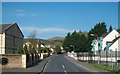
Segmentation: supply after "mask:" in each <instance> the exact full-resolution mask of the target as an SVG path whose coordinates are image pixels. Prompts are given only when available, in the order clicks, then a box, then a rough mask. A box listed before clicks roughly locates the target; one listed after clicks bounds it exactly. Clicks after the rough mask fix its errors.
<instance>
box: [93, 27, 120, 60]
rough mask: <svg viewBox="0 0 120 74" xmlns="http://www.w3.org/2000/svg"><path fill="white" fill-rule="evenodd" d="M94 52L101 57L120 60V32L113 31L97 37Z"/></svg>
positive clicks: (94, 41)
mask: <svg viewBox="0 0 120 74" xmlns="http://www.w3.org/2000/svg"><path fill="white" fill-rule="evenodd" d="M91 45H92V52H93V53H94V54H95V55H99V56H100V57H111V56H112V57H117V59H116V60H120V58H119V57H120V32H119V30H115V29H113V30H112V31H111V32H109V33H106V34H104V35H102V36H101V37H97V38H96V39H94V40H93V41H92V44H91Z"/></svg>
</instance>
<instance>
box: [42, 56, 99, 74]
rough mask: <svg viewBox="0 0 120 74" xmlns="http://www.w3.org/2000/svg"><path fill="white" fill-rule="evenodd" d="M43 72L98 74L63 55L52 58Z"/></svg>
mask: <svg viewBox="0 0 120 74" xmlns="http://www.w3.org/2000/svg"><path fill="white" fill-rule="evenodd" d="M43 72H63V73H64V74H67V73H68V72H69V73H70V72H83V73H84V72H97V71H95V70H92V69H88V68H87V67H85V66H83V65H81V64H78V63H76V62H75V61H72V60H71V59H69V57H67V56H65V55H63V54H56V55H53V56H52V57H51V59H50V60H49V61H48V63H47V64H46V66H45V68H44V71H43Z"/></svg>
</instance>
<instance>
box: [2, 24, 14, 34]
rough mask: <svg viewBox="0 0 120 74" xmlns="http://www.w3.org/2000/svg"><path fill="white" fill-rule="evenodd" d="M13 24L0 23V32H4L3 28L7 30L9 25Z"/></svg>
mask: <svg viewBox="0 0 120 74" xmlns="http://www.w3.org/2000/svg"><path fill="white" fill-rule="evenodd" d="M12 25H13V24H0V33H4V32H5V30H7V29H8V28H9V27H11V26H12Z"/></svg>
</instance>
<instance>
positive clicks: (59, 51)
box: [55, 45, 61, 54]
mask: <svg viewBox="0 0 120 74" xmlns="http://www.w3.org/2000/svg"><path fill="white" fill-rule="evenodd" d="M55 50H56V53H58V54H59V53H61V48H60V46H59V45H57V46H56V47H55Z"/></svg>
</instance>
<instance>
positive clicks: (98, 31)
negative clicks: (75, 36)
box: [87, 22, 107, 51]
mask: <svg viewBox="0 0 120 74" xmlns="http://www.w3.org/2000/svg"><path fill="white" fill-rule="evenodd" d="M105 33H107V28H106V24H105V22H102V23H97V24H96V25H95V26H94V28H92V29H91V30H90V31H89V33H88V43H87V46H88V48H87V49H88V51H91V48H92V47H91V43H92V40H93V39H95V38H97V37H100V36H101V35H103V34H105ZM91 34H94V35H95V36H91Z"/></svg>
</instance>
